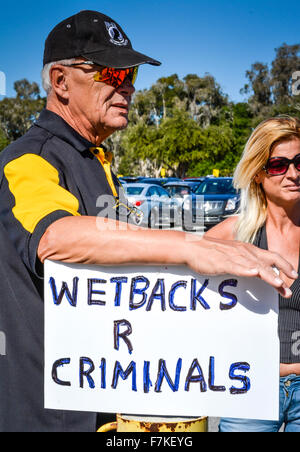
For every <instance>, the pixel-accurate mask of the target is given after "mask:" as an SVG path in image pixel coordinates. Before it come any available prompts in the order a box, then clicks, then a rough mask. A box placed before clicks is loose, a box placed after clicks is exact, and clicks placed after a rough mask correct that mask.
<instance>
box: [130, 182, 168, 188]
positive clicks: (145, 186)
mask: <svg viewBox="0 0 300 452" xmlns="http://www.w3.org/2000/svg"><path fill="white" fill-rule="evenodd" d="M123 186H125V187H128V186H129V187H143V188H149V187H155V188H157V187H160V188H162V189H164V187H162V186H160V185H157V184H146V183H143V182H134V183H129V184H123Z"/></svg>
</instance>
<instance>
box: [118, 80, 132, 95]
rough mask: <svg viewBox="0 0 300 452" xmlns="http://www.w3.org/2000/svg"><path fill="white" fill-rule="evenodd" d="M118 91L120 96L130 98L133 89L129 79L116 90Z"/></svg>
mask: <svg viewBox="0 0 300 452" xmlns="http://www.w3.org/2000/svg"><path fill="white" fill-rule="evenodd" d="M118 91H119V93H120V94H123V95H125V96H132V95H133V93H134V92H135V87H134V86H133V84H132V83H131V81H130V80H129V78H127V79H126V80H124V82H123V83H122V85H121V86H120V87H119V88H118Z"/></svg>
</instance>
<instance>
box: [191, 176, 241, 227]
mask: <svg viewBox="0 0 300 452" xmlns="http://www.w3.org/2000/svg"><path fill="white" fill-rule="evenodd" d="M239 206H240V193H239V192H238V191H237V190H236V189H235V188H234V187H233V184H232V178H231V177H218V178H215V177H214V178H206V179H205V180H204V181H203V182H202V183H201V184H200V185H199V187H198V188H197V189H196V191H195V192H194V193H192V195H191V196H190V197H189V198H188V199H186V200H185V202H184V205H183V209H184V214H185V217H186V218H190V219H191V220H192V222H193V224H203V225H204V226H205V227H206V228H209V227H211V226H214V225H216V224H218V223H220V222H221V221H223V220H225V219H226V218H227V217H229V216H231V215H233V214H235V213H236V212H237V210H238V208H239Z"/></svg>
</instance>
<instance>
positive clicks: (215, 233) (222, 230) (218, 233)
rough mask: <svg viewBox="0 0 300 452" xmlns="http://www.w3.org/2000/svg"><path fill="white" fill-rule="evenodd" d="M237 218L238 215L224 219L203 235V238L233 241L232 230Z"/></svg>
mask: <svg viewBox="0 0 300 452" xmlns="http://www.w3.org/2000/svg"><path fill="white" fill-rule="evenodd" d="M238 218H239V217H238V215H233V216H232V217H229V218H226V220H224V221H222V222H221V223H219V224H217V225H216V226H214V227H213V228H211V229H209V230H208V231H207V232H206V233H205V235H204V237H208V238H215V239H223V240H235V234H234V228H235V225H236V222H237V220H238Z"/></svg>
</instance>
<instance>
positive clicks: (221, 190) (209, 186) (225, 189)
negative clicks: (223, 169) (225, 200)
mask: <svg viewBox="0 0 300 452" xmlns="http://www.w3.org/2000/svg"><path fill="white" fill-rule="evenodd" d="M195 193H196V194H197V195H234V194H236V190H235V188H234V187H233V185H232V179H218V180H215V179H214V180H211V179H210V180H207V181H204V182H202V184H201V185H199V187H198V188H197V189H196V191H195Z"/></svg>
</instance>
